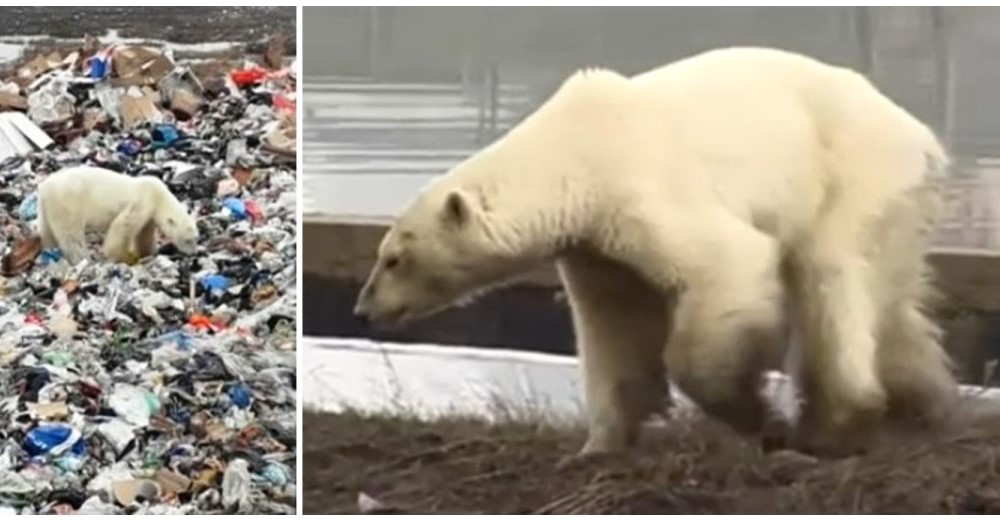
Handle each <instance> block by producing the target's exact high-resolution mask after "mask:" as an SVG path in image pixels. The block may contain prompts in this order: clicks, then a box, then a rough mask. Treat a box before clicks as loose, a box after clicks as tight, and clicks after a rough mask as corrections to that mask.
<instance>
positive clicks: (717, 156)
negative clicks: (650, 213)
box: [533, 47, 946, 237]
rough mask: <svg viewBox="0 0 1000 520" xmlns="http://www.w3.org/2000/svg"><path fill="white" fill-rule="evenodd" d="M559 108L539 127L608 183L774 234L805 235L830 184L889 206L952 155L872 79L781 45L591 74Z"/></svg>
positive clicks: (572, 85)
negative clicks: (582, 153)
mask: <svg viewBox="0 0 1000 520" xmlns="http://www.w3.org/2000/svg"><path fill="white" fill-rule="evenodd" d="M560 98H562V99H563V100H564V101H562V102H559V101H558V100H559V99H560ZM552 105H553V109H550V110H544V109H543V110H542V111H540V112H539V115H538V117H536V118H535V119H536V121H534V122H533V124H535V126H539V127H543V126H544V127H545V129H546V131H547V132H548V134H549V135H552V134H557V133H560V132H562V133H567V134H569V133H572V134H573V135H574V140H575V143H574V144H573V146H576V147H578V149H581V150H597V151H598V152H594V153H595V154H596V153H599V154H600V155H601V156H602V158H600V159H597V158H590V159H589V160H590V162H591V163H592V164H596V163H597V162H598V161H603V162H606V163H608V164H613V165H614V167H613V168H611V167H602V168H593V169H591V171H593V172H594V173H593V174H594V175H601V176H613V177H614V178H613V179H607V180H599V179H593V180H594V181H597V184H599V185H602V186H605V187H607V186H608V181H610V182H611V183H612V184H611V185H610V186H612V187H614V186H622V185H627V186H628V187H629V190H630V191H633V192H654V193H664V194H665V195H664V196H667V195H666V194H670V195H669V196H668V198H669V199H670V200H673V199H681V200H685V201H688V202H690V203H692V204H696V203H705V204H709V203H712V204H714V203H716V202H722V203H723V204H724V205H725V206H726V209H727V210H728V211H730V212H732V213H734V214H737V215H741V216H742V217H743V218H745V219H746V220H747V221H751V222H753V223H754V224H755V225H757V226H758V227H760V228H761V229H765V230H766V231H768V232H769V233H771V234H773V235H775V236H782V237H789V236H792V235H796V234H798V233H800V232H802V230H803V229H805V228H806V227H807V225H808V222H810V221H812V219H813V218H814V217H815V215H816V212H817V211H819V210H820V209H821V207H822V205H823V201H824V200H825V198H826V197H827V196H828V195H829V193H831V192H837V191H840V192H842V194H843V196H845V197H851V198H854V199H856V200H858V201H859V203H864V204H866V205H868V206H878V205H880V204H881V203H882V202H881V201H883V200H885V199H889V198H892V197H894V196H895V195H896V194H898V193H901V192H905V191H907V190H908V189H909V188H911V187H913V186H917V185H920V184H922V183H923V182H924V181H925V180H926V177H927V175H928V174H929V173H931V172H932V171H933V168H928V164H927V162H928V160H930V161H931V162H946V157H945V153H944V151H943V150H942V149H941V146H940V145H939V143H938V141H937V139H936V137H935V136H934V134H933V133H932V132H931V130H930V129H928V128H927V127H926V126H925V125H923V124H922V123H921V122H920V121H919V120H917V119H916V118H914V117H913V116H911V115H909V114H908V113H907V112H906V111H904V110H903V109H902V108H900V107H899V106H898V105H897V104H895V103H894V102H892V101H891V100H890V99H889V98H887V97H886V96H884V95H883V94H882V93H880V92H879V91H878V90H877V89H876V88H875V87H874V86H873V85H872V84H871V83H870V82H869V81H868V80H867V79H865V78H864V77H863V76H862V75H860V74H858V73H856V72H854V71H851V70H849V69H846V68H842V67H838V66H834V65H829V64H826V63H823V62H820V61H818V60H815V59H813V58H810V57H807V56H802V55H798V54H794V53H790V52H785V51H781V50H776V49H764V48H753V47H736V48H726V49H719V50H713V51H708V52H704V53H701V54H698V55H695V56H692V57H690V58H686V59H683V60H680V61H677V62H674V63H671V64H668V65H665V66H662V67H659V68H657V69H653V70H651V71H648V72H645V73H642V74H639V75H636V76H633V77H630V78H623V77H621V76H617V75H616V74H614V73H610V72H609V73H605V74H603V75H602V74H600V73H593V72H588V71H584V72H581V73H578V75H577V76H576V77H574V78H571V79H570V80H568V81H567V83H566V84H565V85H564V86H563V87H562V91H561V92H559V93H557V94H556V95H555V96H554V98H553V103H552ZM559 106H562V107H565V109H559V108H558V107H559ZM592 114H599V115H596V116H595V115H592ZM597 117H600V118H602V120H601V122H600V124H593V121H596V120H597V119H596V118H597ZM556 123H558V124H556ZM581 123H582V125H581ZM560 125H562V126H560ZM581 127H583V128H584V129H581ZM586 127H590V128H593V129H596V131H590V130H586ZM554 129H556V130H554ZM581 136H582V137H581ZM605 158H606V159H605ZM831 190H832V191H831ZM848 192H849V193H848ZM867 201H871V202H867ZM790 215H794V216H796V218H790V217H789V216H790Z"/></svg>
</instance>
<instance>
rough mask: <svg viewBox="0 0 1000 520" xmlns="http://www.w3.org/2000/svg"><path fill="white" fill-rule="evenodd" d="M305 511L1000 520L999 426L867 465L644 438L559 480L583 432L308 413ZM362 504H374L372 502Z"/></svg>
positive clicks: (867, 460) (906, 445)
mask: <svg viewBox="0 0 1000 520" xmlns="http://www.w3.org/2000/svg"><path fill="white" fill-rule="evenodd" d="M303 431H304V435H305V436H304V439H303V451H304V453H303V457H302V460H304V461H305V467H304V469H303V473H304V475H303V477H304V478H303V480H304V482H305V489H304V492H303V504H304V512H305V513H306V514H344V513H357V512H359V505H358V502H359V494H361V493H364V495H365V496H366V497H370V498H373V499H375V501H376V502H377V503H378V505H376V506H374V507H376V508H377V509H379V510H382V511H384V512H399V513H412V514H434V513H438V514H444V513H450V514H477V513H479V514H481V513H489V514H525V513H552V514H574V513H576V514H584V513H589V514H610V513H616V514H679V513H716V514H727V513H728V514H736V513H742V514H783V513H785V514H787V513H797V514H810V513H811V514H847V513H865V514H894V513H895V514H899V513H907V514H943V513H967V514H968V513H974V514H995V513H998V512H1000V491H998V490H1000V473H998V467H1000V420H997V419H979V420H977V421H976V424H974V425H967V427H964V428H962V432H961V433H960V434H959V433H954V432H953V433H949V434H939V435H935V436H930V435H928V434H917V433H912V432H911V433H905V432H903V433H895V434H893V435H888V434H887V435H886V438H885V439H884V440H883V441H882V442H881V444H880V446H879V447H878V448H877V449H875V450H873V451H872V452H871V453H869V454H868V455H866V456H862V457H853V458H848V459H841V460H830V461H826V460H824V461H817V460H815V459H812V458H810V457H806V456H802V455H799V454H797V453H794V452H778V453H772V454H763V453H761V451H760V449H759V448H758V446H757V445H756V444H751V443H750V442H748V441H746V440H743V439H741V438H740V437H738V436H736V435H735V434H732V433H730V432H729V431H727V430H725V429H724V428H723V427H721V426H719V425H718V424H715V423H711V422H709V421H699V422H694V423H675V424H672V425H671V426H669V427H666V428H662V429H657V430H656V431H651V432H650V433H649V434H646V435H645V439H644V441H643V445H642V447H641V448H640V449H639V450H638V451H637V452H636V453H635V454H633V455H630V456H629V457H627V458H626V459H622V460H603V461H600V460H595V461H590V462H587V463H583V464H578V465H570V466H569V467H563V468H561V469H557V465H558V464H559V462H560V461H561V459H562V458H563V457H565V456H566V455H567V454H571V453H573V452H574V451H575V450H577V449H578V448H579V447H580V446H581V443H582V442H583V432H577V431H557V430H553V429H551V428H546V427H537V426H531V425H525V424H507V425H499V426H490V425H487V424H484V423H480V422H476V421H473V420H458V419H456V420H448V421H441V422H434V423H426V422H420V421H416V420H406V419H389V418H376V417H362V416H359V415H356V414H319V413H311V412H305V414H304V419H303ZM363 501H366V502H369V503H371V502H370V501H368V498H365V499H363Z"/></svg>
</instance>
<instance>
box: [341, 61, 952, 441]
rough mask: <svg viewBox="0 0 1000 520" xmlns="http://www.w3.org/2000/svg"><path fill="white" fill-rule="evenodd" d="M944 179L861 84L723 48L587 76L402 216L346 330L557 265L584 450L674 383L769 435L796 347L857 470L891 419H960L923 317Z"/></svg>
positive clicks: (634, 422) (808, 64)
mask: <svg viewBox="0 0 1000 520" xmlns="http://www.w3.org/2000/svg"><path fill="white" fill-rule="evenodd" d="M947 163H948V158H947V156H946V153H945V151H944V150H943V149H942V147H941V146H940V145H939V143H938V141H937V139H936V138H935V136H934V135H933V134H932V132H931V131H930V130H929V129H928V128H927V127H925V126H924V125H923V124H921V123H920V122H919V121H918V120H916V119H915V118H913V117H912V116H910V115H909V114H908V113H906V112H905V111H904V110H903V109H901V108H900V107H899V106H897V105H896V104H895V103H893V102H892V101H891V100H889V99H888V98H887V97H885V96H884V95H882V94H881V93H879V91H878V90H876V88H874V87H873V86H872V85H871V84H870V83H869V82H868V81H867V80H866V79H865V78H864V77H862V76H861V75H859V74H857V73H855V72H853V71H850V70H847V69H844V68H839V67H835V66H831V65H827V64H824V63H821V62H819V61H816V60H814V59H811V58H808V57H805V56H801V55H797V54H793V53H789V52H784V51H779V50H773V49H762V48H728V49H720V50H714V51H709V52H705V53H703V54H700V55H696V56H693V57H690V58H687V59H684V60H681V61H678V62H675V63H673V64H670V65H667V66H664V67H661V68H658V69H655V70H652V71H650V72H646V73H643V74H639V75H637V76H634V77H631V78H627V77H624V76H621V75H619V74H617V73H615V72H611V71H608V70H584V71H580V72H578V73H576V74H575V75H573V76H572V77H570V78H569V79H568V80H567V81H566V82H565V83H564V84H563V85H562V86H561V87H560V88H559V89H558V91H557V92H556V93H555V94H554V95H553V96H552V97H551V98H550V99H549V100H548V101H547V102H546V103H544V104H543V105H542V106H541V107H540V108H539V109H538V110H536V111H535V112H534V113H533V114H531V115H530V116H529V117H527V118H526V119H525V120H524V121H523V122H522V123H520V124H519V125H518V126H516V127H515V128H514V129H512V130H511V131H510V132H509V133H507V134H506V135H505V136H503V137H502V138H500V139H499V140H497V141H496V142H495V143H493V144H492V145H490V146H488V147H486V148H485V149H483V150H481V151H480V152H478V153H476V154H474V155H473V156H471V157H469V158H468V159H467V160H465V161H464V162H462V163H461V164H459V165H457V166H456V167H454V168H453V169H452V170H451V171H450V172H448V173H447V174H446V175H444V176H441V177H439V178H438V179H436V180H435V181H433V182H432V183H431V184H429V185H428V186H427V187H426V188H425V189H424V190H423V191H422V192H421V193H420V194H419V195H418V196H417V197H416V198H415V200H414V201H412V202H411V203H410V204H409V205H408V207H407V208H406V209H405V210H404V211H403V212H402V213H401V215H400V216H399V217H398V218H397V219H396V220H395V222H394V224H393V225H392V227H391V228H390V230H389V231H388V232H387V233H386V235H385V237H384V239H383V241H382V243H381V245H380V247H379V250H378V259H377V262H376V264H375V266H374V267H373V269H372V272H371V274H370V276H369V279H368V281H367V282H366V284H365V286H364V287H363V289H362V290H361V293H360V295H359V298H358V303H357V306H356V309H355V311H356V313H357V314H359V315H362V316H366V317H369V318H371V319H372V320H375V321H384V322H404V321H406V320H410V319H416V318H419V317H422V316H426V315H429V314H431V313H434V312H437V311H439V310H441V309H443V308H445V307H447V306H449V305H451V304H453V303H455V302H460V301H464V300H467V299H468V298H470V297H471V296H474V295H475V294H477V293H480V292H482V291H484V290H486V289H488V288H490V287H494V286H496V285H499V284H501V283H505V282H507V281H509V280H510V279H511V278H512V277H513V276H514V275H516V274H518V273H522V272H523V271H525V270H527V269H529V268H531V267H534V266H536V265H538V264H540V263H542V262H544V261H548V260H553V259H554V260H555V261H556V263H557V266H558V269H559V272H560V275H561V277H562V280H563V282H564V284H565V286H566V288H567V290H568V294H569V300H570V304H571V307H572V311H573V321H574V327H575V331H576V337H577V341H578V349H579V352H580V354H581V357H582V366H583V380H584V386H585V397H586V404H587V409H588V417H589V438H588V441H587V443H586V445H585V446H584V448H583V452H584V453H591V452H605V451H611V450H618V449H622V448H624V447H627V446H629V445H630V444H631V443H633V442H634V440H635V437H636V435H637V429H638V426H639V423H640V422H641V421H642V419H644V418H645V417H646V416H647V415H648V414H649V413H650V411H652V409H653V407H655V406H657V403H659V402H660V401H659V399H660V397H661V395H662V388H663V384H662V379H663V377H664V375H665V371H664V367H665V366H666V367H669V370H670V376H671V378H672V379H673V380H674V381H675V382H676V383H677V384H678V385H679V387H680V388H681V389H682V390H683V391H684V392H685V393H686V394H687V395H688V396H690V397H691V398H693V399H694V400H695V401H696V402H697V403H698V404H699V405H700V406H701V407H702V408H703V409H704V410H705V411H707V412H708V413H709V414H711V415H714V416H716V417H718V418H720V419H722V420H724V421H726V422H727V423H728V424H730V425H731V426H733V427H734V428H735V429H737V430H738V431H741V432H747V433H757V432H760V430H761V428H762V425H763V424H764V422H765V415H766V413H765V412H766V410H765V406H764V402H763V400H762V399H761V398H760V397H759V395H760V394H759V391H758V389H759V385H760V376H761V373H762V371H764V370H766V369H768V368H778V366H779V365H780V362H781V359H782V358H783V356H784V346H785V345H787V344H788V336H789V334H790V333H791V332H790V331H792V332H794V334H795V335H796V336H797V337H798V339H799V343H801V348H802V351H801V352H800V353H799V355H800V359H801V363H800V368H801V370H800V371H799V372H800V373H799V374H798V375H799V377H800V378H801V381H800V384H801V386H802V387H803V390H804V393H805V401H806V402H805V404H804V410H803V414H802V416H801V420H800V421H799V424H798V434H799V435H797V436H796V437H797V438H798V439H799V440H800V441H801V442H802V444H803V447H806V448H808V447H812V448H818V447H827V448H831V449H834V450H837V449H850V450H853V449H855V448H856V447H857V446H855V444H856V443H861V442H864V440H865V439H867V438H868V437H869V434H870V433H872V431H873V428H874V427H875V426H876V425H877V424H878V423H879V422H880V420H881V419H882V418H883V417H884V416H885V412H886V411H889V412H892V414H893V415H896V416H900V417H906V418H910V419H934V418H939V417H941V414H943V413H944V412H946V411H947V410H948V408H949V407H950V406H951V405H952V404H953V403H954V402H955V399H957V395H958V394H957V385H956V383H955V381H954V380H953V376H952V373H951V370H950V367H949V361H948V359H947V356H946V355H945V352H944V351H943V349H942V347H941V344H940V339H939V335H940V334H939V331H938V328H937V327H936V326H935V325H934V324H933V323H932V322H931V321H930V320H929V319H928V318H927V317H926V316H925V314H924V306H925V304H926V303H927V302H928V298H929V296H930V294H931V290H930V286H929V282H928V279H927V276H926V275H927V267H926V263H925V259H924V253H925V249H926V247H927V244H926V240H927V235H928V230H929V229H930V226H931V224H932V221H933V218H934V214H935V208H936V205H937V202H936V201H937V199H936V195H935V191H934V189H933V182H932V181H933V180H934V179H936V178H938V177H940V176H941V175H943V173H944V170H945V168H946V165H947ZM671 295H678V299H677V302H676V305H674V304H673V303H672V300H671Z"/></svg>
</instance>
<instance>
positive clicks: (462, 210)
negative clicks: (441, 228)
mask: <svg viewBox="0 0 1000 520" xmlns="http://www.w3.org/2000/svg"><path fill="white" fill-rule="evenodd" d="M470 215H471V208H470V207H469V200H468V199H467V198H466V197H465V195H462V193H461V192H459V191H453V192H451V193H449V194H448V196H447V197H446V198H445V199H444V212H443V214H442V215H441V216H442V218H443V219H444V221H445V222H446V223H448V224H451V225H454V226H463V225H465V223H466V222H468V220H469V216H470Z"/></svg>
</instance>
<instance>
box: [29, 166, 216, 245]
mask: <svg viewBox="0 0 1000 520" xmlns="http://www.w3.org/2000/svg"><path fill="white" fill-rule="evenodd" d="M37 229H38V233H39V235H40V236H41V239H42V247H45V248H49V247H58V248H59V249H61V250H62V252H63V255H64V256H65V257H66V260H67V261H69V262H70V263H72V264H75V263H77V262H79V261H80V260H83V259H84V258H85V257H87V256H89V255H88V253H87V243H86V233H87V232H88V231H95V232H99V233H102V234H104V235H105V239H104V246H103V252H104V255H105V256H106V257H107V258H109V259H111V260H113V261H126V262H128V261H133V260H134V259H136V258H141V257H145V256H149V255H151V254H153V252H154V251H155V246H156V230H157V229H160V230H161V231H162V232H163V233H164V235H166V237H167V238H168V239H170V240H171V241H172V242H173V243H174V245H175V246H177V248H178V249H179V250H180V251H182V252H184V253H192V252H194V250H195V246H196V243H197V241H198V226H197V224H196V223H195V219H194V218H193V217H192V216H191V215H190V214H189V213H188V211H187V209H186V208H185V207H184V205H183V204H181V202H180V201H178V200H177V198H176V197H175V196H174V195H173V194H172V193H171V192H170V189H169V188H167V185H166V184H164V183H163V181H161V180H160V179H158V178H156V177H149V176H142V177H131V176H128V175H124V174H121V173H118V172H115V171H112V170H107V169H104V168H96V167H92V166H74V167H69V168H64V169H62V170H59V171H57V172H55V173H53V174H52V175H50V176H49V177H47V178H46V179H45V180H43V181H42V182H41V183H39V184H38V224H37Z"/></svg>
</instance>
